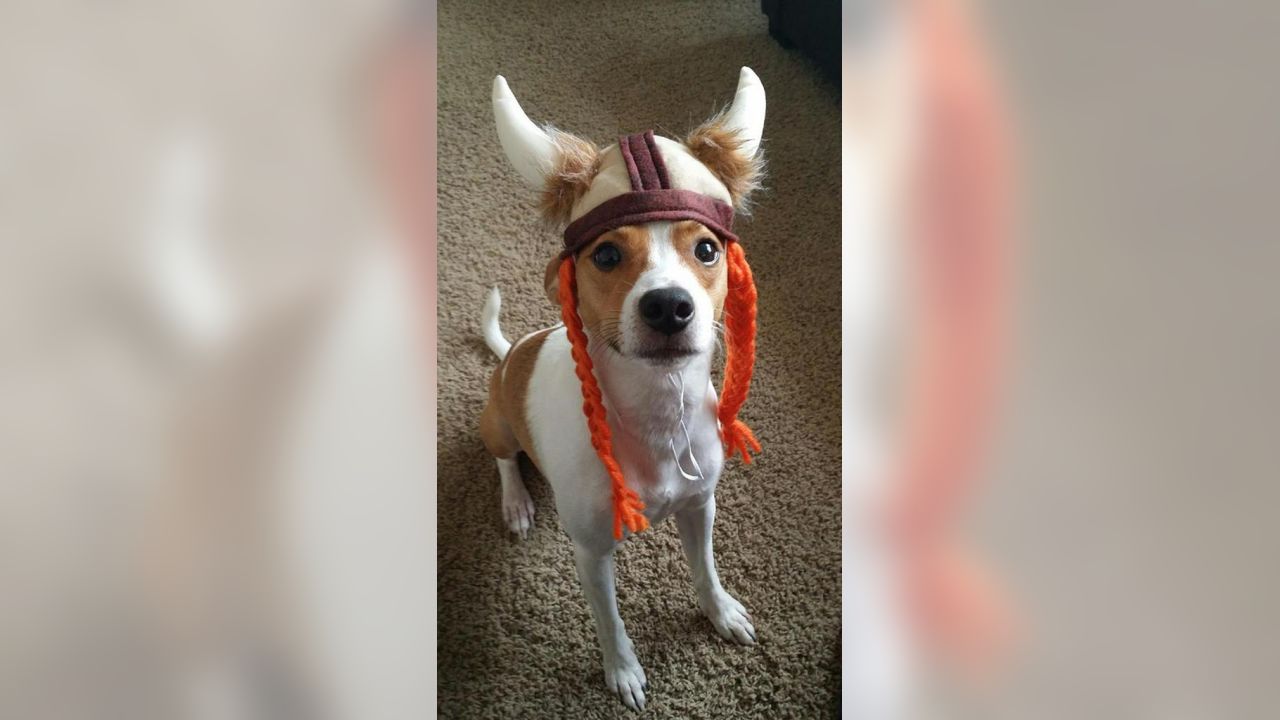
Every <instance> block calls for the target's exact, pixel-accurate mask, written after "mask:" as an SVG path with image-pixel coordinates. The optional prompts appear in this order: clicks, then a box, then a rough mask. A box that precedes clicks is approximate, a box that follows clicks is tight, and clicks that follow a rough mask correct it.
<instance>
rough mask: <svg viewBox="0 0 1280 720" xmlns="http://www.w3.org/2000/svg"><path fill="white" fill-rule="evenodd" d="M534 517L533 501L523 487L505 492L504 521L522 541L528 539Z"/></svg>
mask: <svg viewBox="0 0 1280 720" xmlns="http://www.w3.org/2000/svg"><path fill="white" fill-rule="evenodd" d="M533 515H534V511H533V500H532V499H530V498H529V492H528V491H527V490H525V489H524V487H523V486H518V487H516V488H512V489H509V490H506V489H504V490H503V493H502V519H503V521H505V522H506V523H507V528H509V529H510V530H511V532H513V533H515V534H516V535H519V536H520V539H521V540H524V539H526V538H528V537H529V531H530V530H532V529H533Z"/></svg>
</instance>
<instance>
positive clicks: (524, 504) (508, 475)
mask: <svg viewBox="0 0 1280 720" xmlns="http://www.w3.org/2000/svg"><path fill="white" fill-rule="evenodd" d="M480 437H481V438H482V439H483V440H484V445H485V447H486V448H488V450H489V452H490V453H492V454H493V456H494V458H495V459H496V460H497V461H498V475H499V476H501V478H502V520H503V521H504V522H505V523H506V524H507V527H508V528H510V530H511V532H513V533H515V534H516V535H519V536H520V538H521V539H522V540H523V539H525V538H527V537H529V531H530V530H531V529H533V515H534V511H533V500H532V499H531V498H530V497H529V491H528V490H526V489H525V486H524V479H522V478H521V477H520V463H519V462H518V461H517V460H516V456H517V455H518V454H519V452H520V443H519V442H518V441H517V440H516V436H515V434H514V433H513V432H512V431H511V426H510V425H508V424H507V421H506V420H504V419H503V418H502V413H501V412H499V411H498V408H497V407H496V406H495V405H494V403H493V402H490V403H489V405H488V406H487V407H486V408H485V409H484V413H483V414H481V415H480Z"/></svg>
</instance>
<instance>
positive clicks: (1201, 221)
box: [926, 0, 1280, 718]
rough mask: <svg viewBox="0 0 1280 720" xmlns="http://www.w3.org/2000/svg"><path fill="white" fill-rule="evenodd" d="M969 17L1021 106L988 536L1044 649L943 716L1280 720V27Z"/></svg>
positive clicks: (1256, 14) (986, 504) (1107, 10)
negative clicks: (1278, 76)
mask: <svg viewBox="0 0 1280 720" xmlns="http://www.w3.org/2000/svg"><path fill="white" fill-rule="evenodd" d="M968 9H969V11H970V12H969V14H970V15H971V17H973V18H974V19H975V21H976V24H977V26H978V28H979V29H980V34H981V37H982V38H983V43H984V46H985V48H986V50H987V51H988V54H989V56H990V57H991V58H993V63H992V65H993V67H994V68H995V72H994V74H995V75H996V76H998V80H999V84H1000V86H1001V88H1002V90H1001V92H1002V95H1003V97H1004V100H1005V105H1006V106H1007V107H1008V108H1009V109H1010V110H1009V117H1010V119H1011V125H1012V126H1013V132H1012V133H1011V135H1012V136H1013V137H1015V139H1016V145H1017V147H1018V150H1019V156H1020V157H1019V159H1018V162H1017V166H1018V182H1017V186H1016V194H1017V195H1018V196H1019V202H1018V206H1017V211H1018V215H1019V216H1020V220H1019V226H1018V231H1017V233H1016V242H1014V243H1012V255H1011V257H1014V258H1016V260H1015V261H1014V262H1013V263H1011V264H1012V266H1013V267H1014V268H1016V269H1015V271H1014V272H1013V273H1011V275H1010V287H1009V293H1008V310H1009V313H1008V316H1009V318H1010V323H1009V327H1010V333H1009V336H1008V337H1009V341H1010V342H1009V343H1008V344H1009V346H1010V349H1009V351H1008V353H1007V355H1006V359H1005V361H1004V363H1003V366H1004V369H1003V370H1002V372H1001V374H1000V381H999V388H998V393H997V394H998V395H999V396H1000V398H1001V399H1000V401H999V408H998V410H997V412H996V415H997V416H998V422H996V423H995V425H994V427H993V432H992V437H991V441H990V443H989V445H988V448H989V455H988V458H987V461H986V462H985V463H984V471H983V473H982V475H983V476H984V477H983V483H982V485H981V487H980V489H979V490H978V493H977V495H976V496H975V500H974V501H971V502H970V505H969V507H970V510H971V511H972V514H970V515H969V516H968V517H967V518H966V520H965V521H964V524H965V525H967V526H968V528H969V530H970V532H971V536H972V537H975V538H978V540H977V542H979V543H980V545H981V547H982V548H983V552H984V553H985V554H986V559H987V561H988V562H989V565H990V567H992V568H993V570H994V572H995V573H996V574H997V575H998V576H999V577H1001V579H1002V585H1003V587H1004V588H1005V590H1006V591H1007V594H1008V595H1009V596H1010V597H1012V598H1013V602H1014V605H1015V607H1016V610H1017V615H1018V618H1019V621H1020V626H1021V630H1022V633H1021V638H1020V642H1019V643H1018V644H1017V649H1016V650H1015V651H1014V652H1013V653H1012V655H1011V656H1010V657H1009V659H1008V663H1007V664H1006V665H1005V666H1004V671H1003V672H1002V673H998V674H996V675H995V676H994V677H988V678H985V682H983V683H978V684H976V685H970V686H969V689H968V690H965V691H960V690H958V689H957V686H956V685H954V684H946V683H940V684H938V685H934V686H932V689H931V690H930V692H929V693H928V694H929V696H930V697H931V700H930V702H929V703H928V704H927V706H928V707H929V708H930V711H931V713H932V714H933V715H935V716H963V717H975V718H1027V717H1035V718H1078V717H1098V718H1101V717H1106V718H1215V717H1240V718H1245V717H1248V718H1260V717H1270V716H1273V715H1274V714H1275V712H1276V703H1275V700H1274V697H1273V692H1272V691H1271V689H1270V688H1271V685H1272V684H1273V682H1274V678H1275V672H1276V669H1277V668H1280V651H1278V650H1277V644H1276V639H1277V636H1276V631H1275V628H1276V624H1275V622H1274V621H1273V620H1272V619H1271V618H1270V617H1269V616H1270V615H1271V613H1272V608H1275V607H1276V606H1277V603H1278V602H1280V573H1277V571H1276V562H1275V558H1276V557H1277V551H1280V534H1278V533H1277V532H1276V530H1275V523H1274V522H1273V521H1272V520H1271V519H1270V513H1271V510H1272V508H1274V507H1275V506H1276V501H1277V499H1280V494H1278V493H1280V491H1278V490H1277V485H1276V482H1275V480H1276V477H1277V468H1280V463H1278V462H1277V461H1278V460H1280V456H1278V455H1277V445H1276V443H1275V436H1276V431H1277V429H1278V428H1280V404H1278V403H1277V400H1280V385H1277V383H1276V382H1275V380H1274V378H1273V377H1272V371H1273V369H1274V368H1275V367H1276V361H1277V359H1278V357H1280V315H1278V312H1280V297H1277V295H1276V284H1275V280H1276V278H1277V271H1278V270H1280V242H1278V240H1280V238H1278V236H1277V226H1276V222H1275V212H1274V207H1273V206H1274V199H1273V198H1274V197H1275V194H1276V187H1277V185H1276V179H1277V178H1276V168H1277V167H1280V165H1278V164H1277V161H1280V142H1278V141H1277V138H1276V134H1275V132H1274V129H1275V127H1276V126H1277V118H1278V117H1280V94H1278V93H1277V92H1276V91H1275V89H1274V88H1275V83H1274V81H1273V80H1271V79H1270V76H1271V75H1272V69H1273V68H1275V66H1276V63H1277V59H1278V58H1277V51H1276V46H1275V43H1274V41H1273V38H1274V33H1275V30H1276V29H1277V28H1278V27H1280V9H1278V8H1277V7H1276V6H1275V5H1274V4H1271V3H1259V2H1236V3H1195V2H1190V3H1158V2H1133V3H1091V2H1083V3H1054V2H1026V1H1025V0H1019V1H1018V2H1003V1H1001V0H990V1H987V2H980V3H973V4H972V5H970V6H969V8H968ZM956 262H957V263H960V262H963V260H962V259H960V258H957V259H956ZM943 685H945V686H946V687H947V689H945V690H944V689H942V686H943ZM926 714H928V713H926Z"/></svg>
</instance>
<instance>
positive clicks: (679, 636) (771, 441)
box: [438, 0, 840, 718]
mask: <svg viewBox="0 0 1280 720" xmlns="http://www.w3.org/2000/svg"><path fill="white" fill-rule="evenodd" d="M766 27H767V23H766V18H765V17H764V15H762V14H761V13H760V11H759V3H758V2H755V1H754V0H740V1H739V2H697V3H693V2H684V3H675V2H661V3H644V4H636V3H629V2H594V3H557V2H543V3H514V2H506V1H505V0H465V1H464V0H445V1H443V2H441V3H440V6H439V33H440V34H439V142H440V145H439V231H440V250H439V328H440V334H439V346H438V348H439V373H440V375H439V417H438V420H439V438H438V442H439V446H438V451H439V489H438V498H439V512H440V517H439V535H438V541H439V549H438V561H439V571H438V572H439V576H438V580H439V615H438V623H439V675H438V678H439V701H438V702H439V710H440V715H441V717H448V718H479V717H522V718H580V717H613V716H626V715H627V713H628V711H626V710H625V709H624V708H623V707H622V705H621V704H620V703H619V702H618V700H617V699H616V698H615V697H614V696H613V695H612V694H611V693H609V692H608V691H607V690H606V688H605V686H604V679H603V674H602V671H601V667H600V654H599V650H598V649H597V646H596V640H595V630H594V626H593V624H592V622H591V617H590V614H589V610H588V608H587V604H586V601H585V599H584V598H583V596H582V592H581V590H580V589H579V587H578V582H577V579H576V576H575V574H574V565H573V550H572V546H571V544H570V541H569V539H568V536H567V535H565V533H564V532H563V530H561V528H560V525H559V520H558V519H557V517H556V513H555V508H554V506H553V501H552V498H551V496H550V489H549V487H548V485H547V484H546V482H545V480H543V479H542V478H541V477H540V476H538V474H537V472H536V471H535V470H534V469H533V467H532V465H531V464H530V463H529V462H528V461H527V460H524V459H522V461H521V465H522V468H523V470H524V473H525V477H526V483H527V485H528V487H529V490H530V493H531V494H532V495H533V498H534V501H535V503H536V504H537V510H538V517H537V525H536V528H535V531H534V532H533V533H532V535H531V537H530V538H529V539H528V540H527V541H524V542H520V541H518V540H515V539H513V536H511V535H510V534H509V533H508V532H507V531H506V528H505V527H504V525H503V523H502V518H501V511H500V508H499V497H500V496H499V485H498V473H497V468H496V466H495V464H494V462H493V459H492V457H490V456H489V455H488V454H487V453H486V452H485V449H484V447H483V446H482V444H481V442H480V438H479V435H478V432H477V421H478V418H479V416H480V411H481V409H482V408H483V405H484V402H485V396H486V387H487V380H488V376H489V373H490V372H491V371H492V368H493V367H494V366H495V364H496V361H495V359H494V357H493V356H492V355H491V353H490V352H489V350H488V349H487V348H486V347H485V345H484V343H483V341H482V339H481V336H480V330H479V322H478V317H479V313H480V307H481V304H482V302H483V299H484V293H485V292H486V290H487V289H488V288H489V287H491V286H494V285H496V286H498V287H500V288H501V289H502V292H503V297H504V303H503V309H502V327H503V329H504V331H505V333H506V334H507V336H508V337H510V338H512V339H514V338H517V337H520V336H522V335H524V334H525V333H528V332H531V331H533V330H536V329H538V328H541V327H546V326H548V325H551V324H553V323H554V322H556V320H557V317H558V313H557V310H556V308H555V307H553V306H552V305H551V304H549V303H548V302H547V300H546V298H545V297H544V295H543V290H542V280H543V270H544V268H545V266H546V263H547V261H548V260H549V259H550V258H551V256H552V255H553V254H554V253H555V252H556V251H557V247H558V244H559V240H558V238H557V236H556V235H555V234H553V233H551V232H548V231H546V230H545V229H543V228H541V227H540V225H539V223H538V219H537V217H536V213H535V211H534V196H533V194H532V192H531V191H530V190H528V189H527V188H526V187H525V186H524V185H523V184H521V182H520V181H519V178H518V177H517V175H516V173H515V172H514V170H513V169H512V168H511V167H510V166H509V165H508V163H507V161H506V158H505V157H504V156H503V154H502V150H501V148H500V146H499V144H498V140H497V135H496V132H495V130H494V127H493V119H492V114H491V109H490V100H489V98H490V86H491V83H492V81H493V77H494V75H495V74H498V73H501V74H503V75H505V76H506V77H507V79H508V81H509V82H510V83H511V87H512V89H513V91H514V92H515V94H516V97H517V98H519V100H520V102H521V104H522V105H523V106H524V108H525V111H526V112H527V113H528V114H529V115H530V117H532V118H533V119H534V120H535V121H536V122H540V123H541V122H551V123H554V124H555V125H557V126H558V127H562V128H564V129H566V130H569V131H571V132H575V133H579V134H582V135H585V136H587V137H590V138H592V139H593V140H595V141H597V142H599V143H601V144H606V143H608V142H611V141H612V139H613V138H615V137H616V136H617V135H618V134H619V133H622V132H633V131H640V130H644V129H647V128H650V127H652V128H655V129H657V131H658V132H659V133H661V134H666V135H669V136H676V137H679V136H682V135H683V134H684V133H685V132H686V131H688V130H689V129H690V128H692V127H693V126H694V125H696V124H697V123H698V122H700V121H701V120H703V119H704V118H705V117H707V116H708V115H709V114H710V113H711V112H712V111H713V110H715V109H716V108H718V107H719V106H720V105H722V104H723V103H725V102H727V101H728V100H729V99H730V98H731V97H732V94H733V91H734V88H735V85H736V82H737V77H738V69H739V68H740V67H741V66H743V65H747V66H750V67H752V68H753V69H754V70H755V71H756V73H757V74H759V76H760V78H761V81H762V82H763V83H764V87H765V91H766V92H767V93H768V102H769V111H768V118H767V120H766V123H765V141H764V148H765V152H766V157H767V160H768V163H769V177H768V181H767V183H766V187H767V189H766V191H765V192H763V193H762V194H761V195H759V197H758V200H759V202H758V204H757V207H756V210H755V213H754V216H753V217H752V218H750V219H747V218H740V219H739V222H738V223H737V224H736V225H735V230H736V231H737V232H738V233H739V234H740V235H741V237H742V239H743V243H744V247H745V248H746V250H747V256H748V259H749V261H750V263H751V265H752V268H753V269H754V271H755V275H756V281H757V284H758V288H759V293H760V300H759V351H758V358H757V366H756V380H755V382H754V384H753V387H752V391H751V397H750V399H749V400H748V402H747V405H746V406H745V408H744V410H743V417H744V419H745V420H746V421H747V423H748V424H749V425H750V426H751V427H752V428H753V429H754V430H755V432H756V434H757V435H758V436H759V438H760V440H761V442H762V443H763V444H764V452H763V454H761V455H760V456H759V457H758V461H757V462H756V463H755V464H753V465H751V466H745V465H742V464H741V463H740V461H735V462H731V463H730V464H729V465H728V467H727V468H726V470H725V473H724V475H723V477H722V478H721V481H720V486H719V489H718V492H717V502H718V506H719V515H718V518H717V520H718V522H717V524H716V529H715V544H716V554H717V557H718V562H719V567H720V571H721V575H722V578H723V581H724V583H725V586H726V588H727V589H728V590H729V591H730V592H731V593H733V594H734V595H735V596H736V597H737V598H738V599H739V600H741V601H742V602H743V603H744V604H745V605H746V606H747V608H748V610H749V611H750V612H751V613H752V616H753V618H754V619H755V622H756V629H757V631H758V632H759V644H758V645H757V646H755V647H750V648H742V647H737V646H734V645H731V644H729V643H728V642H726V641H723V640H721V639H720V638H719V637H718V636H717V635H716V634H715V632H714V630H713V629H712V628H711V625H710V623H709V622H707V621H706V620H705V619H704V618H703V617H702V616H701V615H700V614H699V612H698V609H697V605H696V601H695V597H694V592H693V587H692V585H691V582H690V578H689V571H688V568H687V566H686V564H685V561H684V558H683V555H682V554H681V551H680V545H679V540H678V537H677V535H676V531H675V527H674V524H673V523H666V524H664V525H662V526H659V527H657V528H655V529H653V530H651V531H648V532H645V533H642V534H641V535H640V536H639V537H637V538H635V539H633V540H631V541H629V542H628V543H627V545H626V546H625V547H623V548H622V549H621V550H620V551H619V553H618V599H619V605H620V607H621V611H622V616H623V618H624V620H625V621H626V623H627V627H628V630H629V632H630V634H631V637H632V639H633V640H634V641H635V644H636V652H637V654H638V656H639V658H640V661H641V663H642V664H643V665H644V667H645V671H646V673H647V676H648V679H649V683H650V690H649V693H648V703H647V709H646V710H645V714H646V715H647V716H649V717H654V718H668V717H670V718H688V717H729V716H732V717H769V718H776V717H805V718H814V717H829V716H833V715H834V714H836V712H837V710H838V706H837V702H838V699H837V698H838V692H839V668H840V645H839V633H840V502H839V501H840V455H839V446H840V412H839V410H840V303H839V300H840V225H839V223H840V206H839V189H840V175H839V172H840V160H839V147H840V142H839V141H840V126H839V98H838V89H837V88H836V87H835V86H833V85H831V84H830V83H828V82H826V81H825V80H823V79H821V77H820V75H819V73H818V72H817V70H816V69H815V68H814V67H813V66H812V65H810V64H809V63H808V62H807V61H805V60H804V59H802V58H801V57H799V56H798V55H796V54H795V53H793V52H790V51H787V50H784V49H782V48H780V47H779V46H778V45H777V44H776V43H774V42H773V41H772V40H771V39H770V38H769V36H768V34H767V31H766ZM565 421H566V423H569V422H575V423H581V424H582V425H583V432H585V421H584V420H583V419H582V418H581V417H577V418H565Z"/></svg>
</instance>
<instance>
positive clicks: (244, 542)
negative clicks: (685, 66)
mask: <svg viewBox="0 0 1280 720" xmlns="http://www.w3.org/2000/svg"><path fill="white" fill-rule="evenodd" d="M433 26H434V17H433V13H432V10H431V8H430V7H426V6H424V7H416V6H407V5H403V4H399V3H387V2H360V3H333V4H329V5H327V6H326V7H324V8H323V9H321V8H317V7H314V6H304V5H299V4H289V3H266V4H263V3H257V2H237V1H234V0H233V2H229V3H222V2H219V3H199V2H178V3H150V2H142V3H124V4H115V5H102V4H97V3H70V4H67V3H60V4H49V3H42V2H26V1H25V0H18V1H17V2H7V3H5V4H4V5H3V7H0V106H3V107H4V108H5V111H4V112H3V116H4V117H3V120H0V253H2V254H3V259H0V297H3V300H2V301H0V428H2V429H0V588H2V590H0V717H5V718H177V717H190V718H292V717H307V718H310V717H326V716H340V717H361V718H369V717H385V718H392V717H426V716H429V715H430V713H431V712H432V711H433V707H434V700H433V691H432V688H431V686H430V682H429V681H428V680H427V679H425V678H429V677H430V671H429V668H430V667H431V665H432V662H433V656H434V642H433V638H432V631H433V617H432V616H433V614H434V613H433V607H432V603H433V593H432V588H433V583H434V575H433V573H432V572H431V568H432V565H431V560H430V557H431V555H430V552H429V550H428V549H429V547H430V546H431V543H432V541H433V536H434V531H433V529H434V496H433V494H432V493H431V487H432V473H433V471H434V463H433V457H432V452H431V451H432V441H431V438H432V436H433V434H434V420H433V415H434V413H433V403H434V397H433V395H434V394H433V364H432V357H433V355H432V353H431V348H430V343H429V339H428V338H429V337H430V335H429V333H430V332H431V328H432V318H433V315H434V309H433V305H432V302H433V291H432V281H433V272H432V267H431V266H430V265H429V264H427V261H428V260H429V259H430V258H431V256H432V255H433V253H434V247H433V246H432V245H430V244H429V243H430V242H431V240H432V238H431V237H430V236H429V235H428V234H427V230H428V229H431V228H433V227H434V216H433V215H431V213H430V206H431V200H432V198H433V194H434V185H433V183H434V176H433V172H431V170H430V169H429V166H428V164H427V159H428V158H427V156H428V149H429V148H428V144H429V142H430V141H432V140H433V139H434V116H433V113H432V102H431V100H430V97H429V95H428V93H429V90H430V80H431V78H433V76H434V68H433V57H434V56H433V51H432V48H431V35H430V33H431V30H432V28H433Z"/></svg>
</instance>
